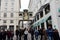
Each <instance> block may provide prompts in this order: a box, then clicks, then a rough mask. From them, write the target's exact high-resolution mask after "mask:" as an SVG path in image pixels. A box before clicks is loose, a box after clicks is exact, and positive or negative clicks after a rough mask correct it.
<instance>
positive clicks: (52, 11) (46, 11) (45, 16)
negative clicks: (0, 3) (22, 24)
mask: <svg viewBox="0 0 60 40" xmlns="http://www.w3.org/2000/svg"><path fill="white" fill-rule="evenodd" d="M38 1H39V0H30V3H29V7H28V8H29V10H30V11H31V10H32V9H33V10H32V12H33V14H34V19H33V24H32V26H33V27H40V28H43V27H44V28H45V29H48V26H51V27H52V28H53V29H57V30H58V31H59V34H60V25H59V24H60V18H59V17H60V14H59V13H60V6H59V5H60V0H40V1H39V2H38ZM35 2H36V3H35ZM37 2H38V3H37ZM31 4H32V5H33V6H32V5H31ZM38 4H40V5H38ZM35 10H36V11H35Z"/></svg>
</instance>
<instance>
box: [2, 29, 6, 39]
mask: <svg viewBox="0 0 60 40" xmlns="http://www.w3.org/2000/svg"><path fill="white" fill-rule="evenodd" d="M6 32H7V30H3V35H2V36H3V40H6V35H7V33H6Z"/></svg>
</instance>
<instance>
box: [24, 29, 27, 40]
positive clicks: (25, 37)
mask: <svg viewBox="0 0 60 40" xmlns="http://www.w3.org/2000/svg"><path fill="white" fill-rule="evenodd" d="M27 35H28V29H27V28H25V31H24V40H27Z"/></svg>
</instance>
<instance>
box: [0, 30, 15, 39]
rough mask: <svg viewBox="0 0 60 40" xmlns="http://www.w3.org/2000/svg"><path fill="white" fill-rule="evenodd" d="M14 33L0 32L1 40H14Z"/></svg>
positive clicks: (8, 31)
mask: <svg viewBox="0 0 60 40" xmlns="http://www.w3.org/2000/svg"><path fill="white" fill-rule="evenodd" d="M13 36H14V32H13V31H10V30H0V40H13Z"/></svg>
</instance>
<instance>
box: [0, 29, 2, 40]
mask: <svg viewBox="0 0 60 40" xmlns="http://www.w3.org/2000/svg"><path fill="white" fill-rule="evenodd" d="M0 40H2V30H0Z"/></svg>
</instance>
